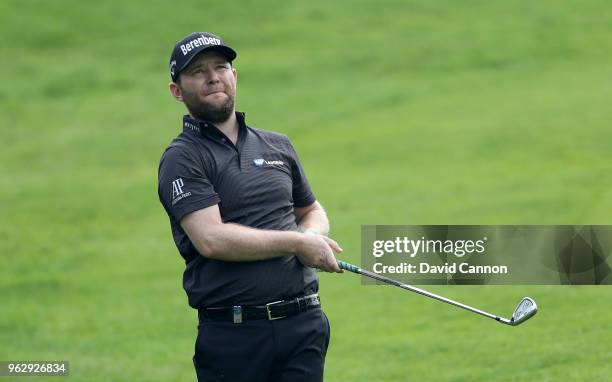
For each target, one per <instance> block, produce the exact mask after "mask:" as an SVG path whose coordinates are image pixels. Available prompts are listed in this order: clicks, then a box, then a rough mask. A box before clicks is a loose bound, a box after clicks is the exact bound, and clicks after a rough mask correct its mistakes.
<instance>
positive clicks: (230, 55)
mask: <svg viewBox="0 0 612 382" xmlns="http://www.w3.org/2000/svg"><path fill="white" fill-rule="evenodd" d="M211 51H212V52H219V53H221V54H222V55H223V56H225V58H227V60H228V61H229V62H232V61H234V59H235V58H236V52H235V51H234V49H232V48H230V47H229V46H225V45H210V46H204V47H200V48H199V50H197V51H196V52H195V53H194V54H192V55H191V57H190V58H189V59H188V60H187V61H185V63H184V64H183V66H182V67H180V68H178V69H177V72H176V74H177V76H178V74H179V73H180V72H182V71H183V69H185V68H186V67H187V66H189V64H190V63H191V60H193V59H194V58H195V57H196V56H197V55H198V54H200V53H202V52H211Z"/></svg>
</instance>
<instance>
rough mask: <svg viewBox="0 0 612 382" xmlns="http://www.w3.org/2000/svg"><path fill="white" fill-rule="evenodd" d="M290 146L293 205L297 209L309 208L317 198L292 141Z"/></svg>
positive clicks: (289, 142)
mask: <svg viewBox="0 0 612 382" xmlns="http://www.w3.org/2000/svg"><path fill="white" fill-rule="evenodd" d="M287 142H288V144H289V151H290V154H291V156H292V157H293V163H292V166H291V178H292V181H293V192H292V196H293V205H294V206H295V207H307V206H309V205H311V204H312V203H314V202H315V201H316V200H317V199H316V198H315V196H314V194H313V192H312V189H311V188H310V184H309V183H308V179H306V173H305V172H304V168H303V167H302V164H301V163H300V159H299V158H298V155H297V152H296V151H295V148H294V147H293V144H291V141H289V140H287Z"/></svg>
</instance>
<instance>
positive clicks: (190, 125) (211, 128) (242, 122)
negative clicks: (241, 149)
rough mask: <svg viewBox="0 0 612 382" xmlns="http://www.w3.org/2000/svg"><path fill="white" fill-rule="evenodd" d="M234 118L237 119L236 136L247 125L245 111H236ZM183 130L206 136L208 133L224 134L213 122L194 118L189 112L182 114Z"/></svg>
mask: <svg viewBox="0 0 612 382" xmlns="http://www.w3.org/2000/svg"><path fill="white" fill-rule="evenodd" d="M236 120H237V121H238V136H240V135H241V134H242V132H243V131H244V130H245V129H246V127H247V126H246V119H245V113H243V112H240V111H237V112H236ZM183 131H184V132H186V133H191V134H196V135H200V136H206V135H208V134H212V135H215V136H219V135H221V136H225V135H224V134H223V133H222V132H221V131H220V130H219V129H218V128H217V126H215V124H214V123H212V122H209V121H201V120H199V119H195V118H193V117H192V116H190V115H189V114H185V115H184V116H183Z"/></svg>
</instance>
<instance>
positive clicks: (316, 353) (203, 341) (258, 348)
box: [193, 309, 330, 382]
mask: <svg viewBox="0 0 612 382" xmlns="http://www.w3.org/2000/svg"><path fill="white" fill-rule="evenodd" d="M329 338H330V328H329V321H328V320H327V317H326V316H325V313H323V311H322V310H321V309H313V310H309V311H307V312H303V313H300V314H297V315H295V316H291V317H286V318H282V319H279V320H273V321H269V320H252V321H243V322H242V323H240V324H234V323H233V322H225V321H204V322H201V323H200V325H199V326H198V338H197V340H196V344H195V355H194V356H193V364H194V366H195V370H196V374H197V377H198V382H218V381H229V382H289V381H291V382H302V381H303V382H306V381H308V382H317V381H323V366H324V363H325V354H326V353H327V347H328V346H329Z"/></svg>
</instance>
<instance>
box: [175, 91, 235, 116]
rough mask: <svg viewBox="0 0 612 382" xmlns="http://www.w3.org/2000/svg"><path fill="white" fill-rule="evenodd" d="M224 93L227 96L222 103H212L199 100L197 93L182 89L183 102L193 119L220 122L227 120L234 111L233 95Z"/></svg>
mask: <svg viewBox="0 0 612 382" xmlns="http://www.w3.org/2000/svg"><path fill="white" fill-rule="evenodd" d="M225 95H227V98H226V99H225V101H224V102H223V103H221V104H212V103H209V102H203V101H200V100H199V99H198V95H197V94H193V93H189V92H187V93H186V92H184V91H183V102H184V103H185V106H186V107H187V110H189V114H191V115H192V116H193V117H194V118H195V119H198V120H200V121H209V122H212V123H221V122H225V121H227V120H228V119H229V117H230V116H231V115H232V113H233V112H234V96H232V95H229V94H227V93H225Z"/></svg>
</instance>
